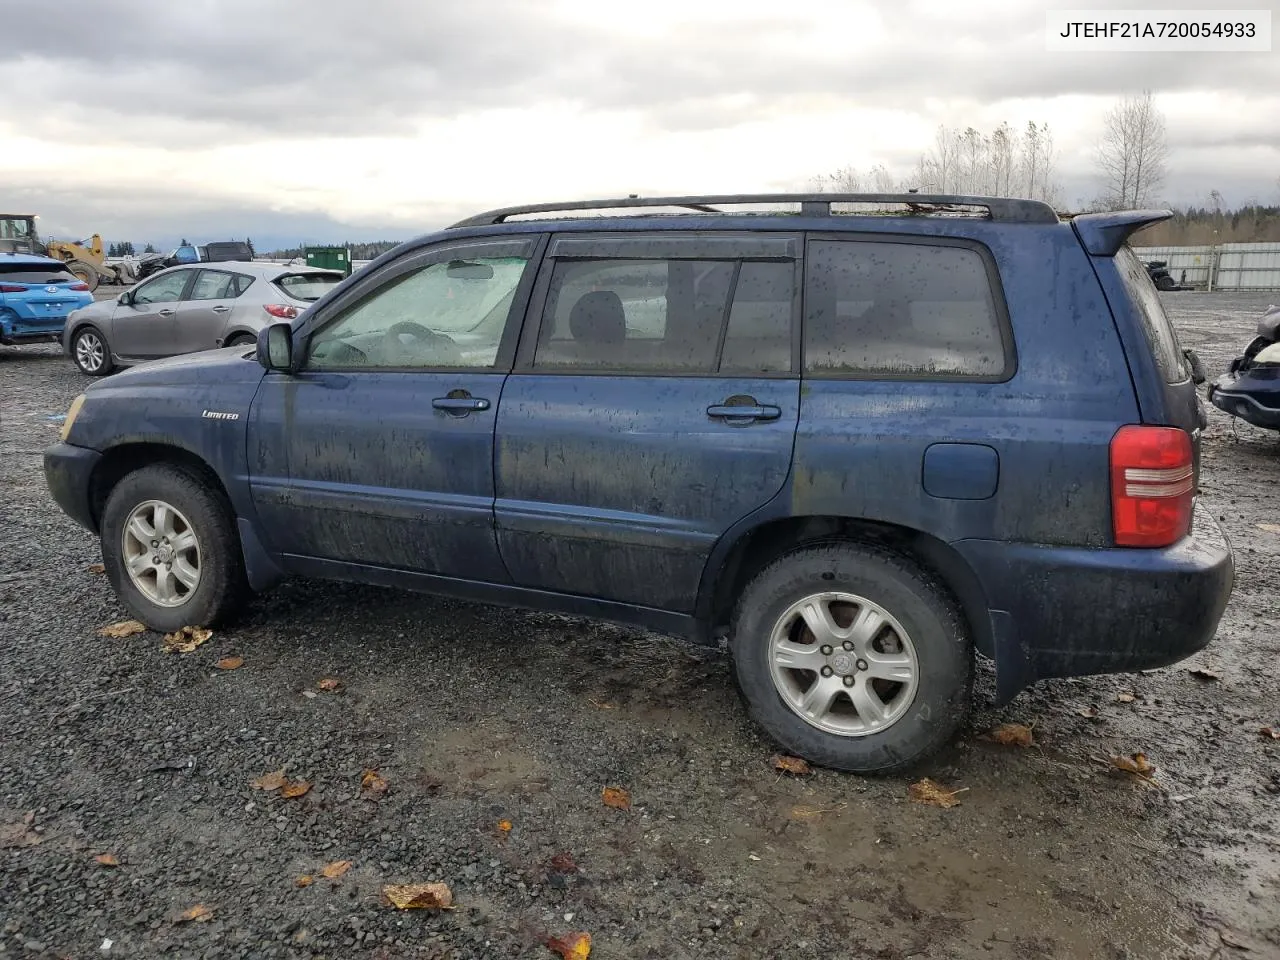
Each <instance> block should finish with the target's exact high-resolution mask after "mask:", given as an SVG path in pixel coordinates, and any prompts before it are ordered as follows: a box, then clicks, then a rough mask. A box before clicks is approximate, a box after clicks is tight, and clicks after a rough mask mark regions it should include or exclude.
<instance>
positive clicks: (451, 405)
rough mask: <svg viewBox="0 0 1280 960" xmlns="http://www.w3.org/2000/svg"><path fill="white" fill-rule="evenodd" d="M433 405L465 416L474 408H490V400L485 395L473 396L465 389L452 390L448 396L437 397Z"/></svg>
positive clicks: (453, 413)
mask: <svg viewBox="0 0 1280 960" xmlns="http://www.w3.org/2000/svg"><path fill="white" fill-rule="evenodd" d="M431 405H432V406H433V407H435V408H436V409H437V410H443V411H445V412H446V413H450V414H452V415H453V416H455V417H465V416H466V415H467V414H468V413H471V412H472V411H473V410H488V409H489V401H488V400H486V399H485V398H484V397H473V396H471V395H470V394H469V393H467V392H466V391H465V390H451V391H449V396H447V397H436V398H435V399H434V400H432V401H431Z"/></svg>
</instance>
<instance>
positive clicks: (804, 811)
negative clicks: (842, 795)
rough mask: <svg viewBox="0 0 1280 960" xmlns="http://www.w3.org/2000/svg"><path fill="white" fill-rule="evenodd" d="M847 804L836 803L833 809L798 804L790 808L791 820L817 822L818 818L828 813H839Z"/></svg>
mask: <svg viewBox="0 0 1280 960" xmlns="http://www.w3.org/2000/svg"><path fill="white" fill-rule="evenodd" d="M846 806H848V804H844V803H838V804H836V805H835V806H834V807H810V806H806V805H805V804H800V805H799V806H795V807H792V808H791V819H792V820H817V819H818V818H819V817H821V816H823V815H824V814H828V813H839V812H840V811H841V810H843V809H844V808H845V807H846Z"/></svg>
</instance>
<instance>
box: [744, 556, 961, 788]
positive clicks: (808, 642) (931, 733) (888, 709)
mask: <svg viewBox="0 0 1280 960" xmlns="http://www.w3.org/2000/svg"><path fill="white" fill-rule="evenodd" d="M820 595H826V596H825V597H821V596H820ZM814 598H819V599H816V600H815V599H814ZM854 600H856V601H862V602H861V603H855V602H852V601H854ZM806 602H808V603H811V604H812V606H811V608H810V615H813V616H817V617H818V621H819V623H822V622H824V618H823V617H821V616H820V615H818V614H813V610H814V609H818V610H826V611H827V613H828V614H830V617H829V618H827V619H825V622H826V623H828V624H831V625H833V626H834V627H836V628H838V629H836V630H834V631H833V632H831V633H827V634H826V636H827V637H828V638H829V639H831V640H832V643H831V644H829V649H830V650H831V653H830V654H829V655H823V653H822V649H823V645H822V644H821V643H820V642H819V641H818V640H817V639H816V634H815V633H814V632H813V631H812V630H810V629H809V627H808V623H809V622H810V621H809V619H808V616H807V615H802V614H801V613H800V612H798V610H799V608H801V606H802V604H804V603H806ZM873 608H877V609H873ZM864 615H866V616H867V617H868V619H867V620H865V621H863V620H861V619H860V618H862V617H863V616H864ZM872 615H875V616H877V617H881V616H882V617H883V623H882V626H881V627H880V628H879V629H875V628H873V627H871V626H870V625H871V624H873V623H874V622H875V621H874V619H872ZM788 624H789V625H790V627H789V629H788V628H787V627H786V625H788ZM824 629H825V628H824ZM846 629H847V630H848V636H847V637H845V639H844V640H842V639H841V636H842V635H843V634H844V632H845V630H846ZM845 642H848V643H849V644H850V646H852V647H853V649H852V650H845V649H844V643H845ZM730 650H731V652H732V654H733V660H734V667H735V670H736V673H737V679H738V686H739V689H740V690H741V692H742V695H743V698H744V699H745V701H746V703H747V708H748V712H749V713H750V715H751V718H752V719H753V720H754V721H755V722H756V723H758V724H759V725H760V726H761V727H763V728H764V730H765V731H766V732H767V733H768V734H769V736H770V737H772V738H773V739H774V740H775V741H776V742H777V743H778V744H779V745H780V746H781V747H782V748H783V749H784V750H786V751H787V752H789V753H791V754H794V755H796V756H799V757H803V758H805V759H806V760H809V761H811V762H813V763H816V764H819V765H821V766H826V767H832V768H834V769H837V770H847V771H851V772H854V773H863V774H884V773H897V772H901V771H903V770H906V769H908V768H910V767H912V766H913V765H915V764H916V763H918V762H919V761H921V760H923V759H924V758H925V757H927V756H929V755H930V754H932V753H933V752H935V751H936V750H938V749H939V748H940V747H941V746H942V745H943V744H944V743H946V742H947V740H948V739H949V738H950V737H951V735H952V734H953V733H955V731H956V729H957V727H959V726H960V724H961V723H962V722H963V721H964V720H965V718H966V717H967V715H968V712H969V701H970V696H971V692H972V687H973V652H972V644H971V642H970V638H969V636H968V634H967V631H966V629H965V626H964V621H963V619H962V617H961V616H960V613H959V611H958V609H957V607H956V605H955V603H954V601H953V600H952V599H951V598H950V596H949V595H948V593H947V592H946V591H945V590H944V589H943V588H942V585H941V584H940V583H938V582H937V581H936V580H935V579H934V578H933V577H931V576H930V575H929V574H927V573H925V572H924V571H923V570H921V569H920V568H919V567H917V566H916V565H915V564H913V563H912V562H911V561H910V560H908V559H907V558H905V557H903V556H900V555H898V554H896V553H892V552H889V551H887V550H883V549H880V548H876V547H872V546H864V545H861V544H853V543H848V544H832V545H824V546H819V547H809V548H804V549H801V550H797V551H795V552H793V553H790V554H787V555H786V556H784V557H781V558H780V559H778V560H776V561H775V562H774V563H773V564H771V565H770V566H768V567H766V568H765V569H764V570H763V571H762V572H761V573H760V574H759V575H757V576H756V577H755V579H754V580H752V581H751V583H750V584H748V586H747V588H746V589H745V590H744V591H743V593H742V596H741V598H740V600H739V602H738V607H737V610H736V611H735V613H734V618H733V628H732V632H731V640H730ZM864 654H865V656H866V657H869V658H870V659H866V658H864ZM873 661H874V662H873ZM784 662H785V663H789V664H791V665H792V666H784V665H783V664H784ZM799 665H803V667H800V666H799ZM810 665H812V666H814V667H815V670H813V671H809V670H807V669H805V668H807V667H808V666H810ZM819 666H821V668H822V670H824V671H831V675H830V676H824V675H823V674H822V673H820V672H818V670H817V669H816V668H817V667H819ZM875 674H882V676H878V677H877V676H875ZM889 675H892V676H897V677H898V678H899V679H900V680H902V681H903V682H898V681H895V680H892V679H890V677H889ZM810 681H811V684H812V685H810ZM819 683H825V686H824V687H821V688H820V687H819V686H818V685H819ZM816 690H821V691H822V694H821V695H820V696H819V697H818V698H817V702H818V703H821V702H822V701H824V700H826V701H828V702H830V703H831V704H832V706H831V707H830V708H829V709H826V710H822V709H821V708H818V709H817V710H816V711H815V712H814V713H811V715H810V718H809V719H806V718H805V717H803V716H801V713H800V712H798V711H799V710H801V709H803V708H804V705H805V703H808V702H810V701H806V700H805V698H806V697H807V696H808V695H809V693H810V691H816ZM833 691H834V692H833ZM867 691H871V693H872V694H873V695H874V703H879V705H880V709H881V716H880V718H879V719H875V708H874V703H873V702H872V701H871V700H868V699H867ZM855 695H856V696H857V697H858V698H859V699H860V700H861V702H862V703H865V704H867V706H866V708H865V709H863V708H859V707H856V706H855V705H854V699H855ZM793 704H795V705H794V706H793ZM864 714H865V715H864ZM868 717H870V718H872V719H870V720H868Z"/></svg>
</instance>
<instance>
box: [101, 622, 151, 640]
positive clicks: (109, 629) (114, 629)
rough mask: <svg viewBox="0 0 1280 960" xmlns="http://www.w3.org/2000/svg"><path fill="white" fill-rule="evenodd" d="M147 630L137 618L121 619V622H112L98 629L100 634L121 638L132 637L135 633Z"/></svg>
mask: <svg viewBox="0 0 1280 960" xmlns="http://www.w3.org/2000/svg"><path fill="white" fill-rule="evenodd" d="M146 632H147V628H146V627H145V626H143V625H142V624H141V623H139V622H138V621H137V620H121V621H120V622H119V623H112V624H108V625H107V626H105V627H103V628H102V629H101V630H99V631H98V636H100V637H110V638H111V639H112V640H121V639H123V638H125V637H132V636H133V635H134V634H135V633H146Z"/></svg>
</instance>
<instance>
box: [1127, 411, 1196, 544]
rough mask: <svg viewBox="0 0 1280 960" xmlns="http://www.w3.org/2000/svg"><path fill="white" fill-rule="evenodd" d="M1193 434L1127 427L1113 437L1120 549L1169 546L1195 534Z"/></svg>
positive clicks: (1176, 430)
mask: <svg viewBox="0 0 1280 960" xmlns="http://www.w3.org/2000/svg"><path fill="white" fill-rule="evenodd" d="M1195 488H1196V478H1195V461H1194V460H1193V458H1192V453H1191V436H1190V435H1189V434H1188V433H1187V432H1186V431H1185V430H1179V429H1177V428H1176V427H1140V426H1127V427H1121V428H1120V429H1119V430H1118V431H1116V435H1115V436H1114V437H1112V438H1111V516H1112V523H1113V526H1114V528H1115V535H1116V546H1118V547H1167V546H1169V544H1171V543H1176V542H1177V541H1178V540H1181V539H1182V538H1183V537H1185V536H1186V535H1187V534H1188V533H1189V532H1190V530H1191V505H1192V499H1193V497H1194V496H1195Z"/></svg>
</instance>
